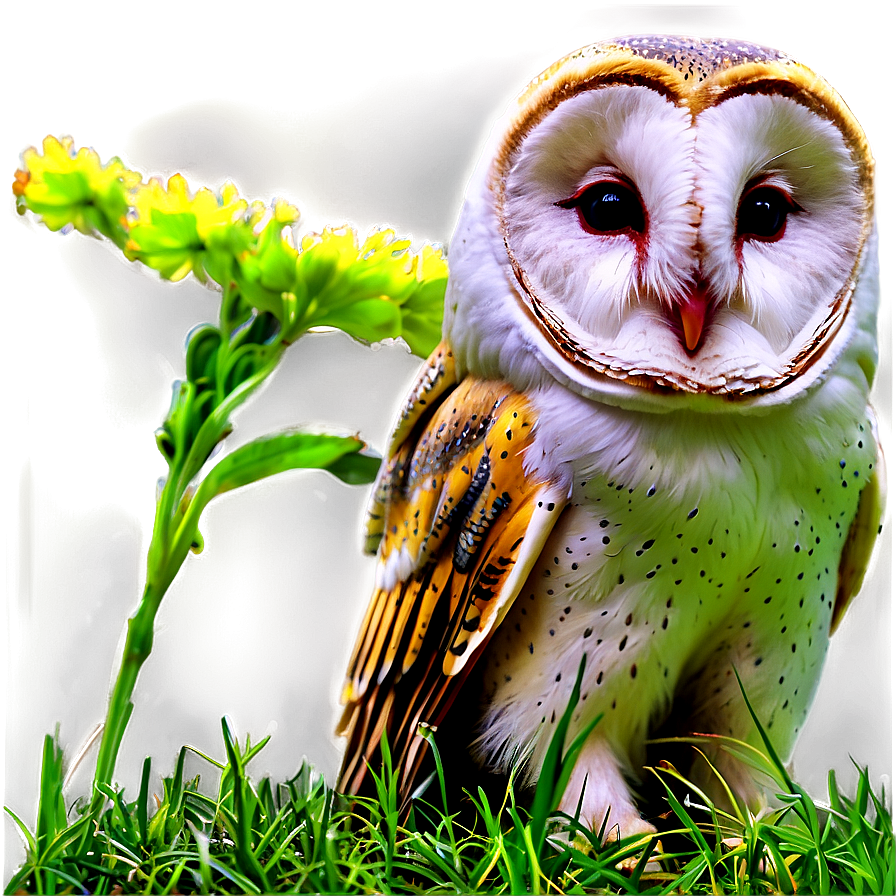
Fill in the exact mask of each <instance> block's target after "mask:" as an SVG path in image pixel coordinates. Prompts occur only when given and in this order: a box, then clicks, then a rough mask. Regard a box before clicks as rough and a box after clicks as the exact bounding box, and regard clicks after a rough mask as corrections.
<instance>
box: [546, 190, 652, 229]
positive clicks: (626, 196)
mask: <svg viewBox="0 0 896 896" xmlns="http://www.w3.org/2000/svg"><path fill="white" fill-rule="evenodd" d="M555 204H556V205H557V206H559V207H560V208H574V209H575V210H576V211H577V212H578V213H579V223H580V224H581V225H582V227H583V229H585V230H587V231H588V232H589V233H599V234H616V233H624V232H626V231H633V232H635V233H643V232H644V207H643V206H642V205H641V199H640V197H639V196H638V194H637V193H636V192H635V191H634V190H633V189H632V188H631V187H630V186H628V184H623V183H620V182H618V181H600V182H598V183H595V184H589V185H588V186H587V187H583V188H582V189H581V190H578V191H577V192H576V193H574V194H573V195H572V196H570V197H569V199H563V200H562V201H560V202H557V203H555Z"/></svg>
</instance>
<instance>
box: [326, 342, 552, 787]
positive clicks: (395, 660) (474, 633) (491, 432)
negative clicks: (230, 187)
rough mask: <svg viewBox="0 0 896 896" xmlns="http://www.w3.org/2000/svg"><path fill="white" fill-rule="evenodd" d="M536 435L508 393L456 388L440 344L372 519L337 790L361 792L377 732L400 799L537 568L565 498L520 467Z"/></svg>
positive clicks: (523, 404) (519, 401)
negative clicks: (369, 573) (374, 560)
mask: <svg viewBox="0 0 896 896" xmlns="http://www.w3.org/2000/svg"><path fill="white" fill-rule="evenodd" d="M535 425H536V420H535V417H534V415H533V412H532V409H531V408H530V406H529V404H528V402H527V400H526V398H525V397H524V396H523V395H522V394H520V393H518V392H516V391H514V390H513V389H512V388H511V387H510V386H508V385H506V384H504V383H499V382H492V381H483V380H476V379H472V378H466V379H463V380H461V381H460V382H458V381H457V377H456V374H455V370H454V362H453V357H452V355H451V352H450V349H448V347H447V346H446V345H444V344H443V345H440V346H439V347H438V348H437V349H436V351H435V352H434V353H433V355H432V356H431V358H430V359H429V362H428V364H427V365H426V366H425V367H424V369H423V371H422V373H421V374H420V376H419V378H418V380H417V382H416V384H415V386H414V388H413V390H412V392H411V395H410V397H409V399H408V402H407V404H406V405H405V407H404V408H403V410H402V413H401V416H400V419H399V423H398V427H397V429H396V432H395V435H394V436H393V439H392V443H391V445H390V447H389V452H388V456H387V458H386V461H385V462H384V465H383V468H382V470H381V472H380V476H379V479H378V481H377V483H376V485H375V487H374V492H373V498H372V500H371V505H370V509H369V513H368V527H367V549H368V551H370V552H371V553H372V552H374V551H377V550H378V552H379V564H378V567H377V580H376V586H375V589H374V592H373V596H372V598H371V600H370V603H369V605H368V608H367V613H366V615H365V617H364V621H363V623H362V625H361V630H360V633H359V635H358V638H357V641H356V643H355V647H354V651H353V654H352V658H351V661H350V663H349V667H348V673H347V676H346V682H345V687H344V690H343V694H342V700H343V703H344V704H345V711H344V713H343V717H342V720H341V722H340V725H339V728H338V730H337V733H338V734H340V735H345V736H346V737H347V738H348V745H347V749H346V754H345V759H344V762H343V767H342V771H341V774H340V781H339V785H338V786H339V789H340V790H341V791H342V792H345V793H354V794H357V793H360V792H365V791H366V792H369V790H368V788H369V787H370V781H369V778H368V777H367V772H368V766H370V767H372V768H374V769H375V770H378V767H379V765H380V763H381V761H382V758H381V756H380V755H379V754H380V742H381V738H382V737H383V735H384V734H385V737H386V740H387V742H388V744H389V748H390V753H391V757H392V766H393V768H394V769H395V771H396V775H397V780H398V782H399V795H400V799H401V802H402V803H406V802H407V800H408V799H409V797H410V794H411V793H412V790H413V787H414V785H415V783H416V777H417V773H418V771H419V769H420V764H421V762H422V760H423V757H424V755H425V745H426V742H425V740H424V739H423V738H422V737H421V736H419V735H418V733H417V729H418V726H419V725H420V724H421V723H424V724H426V725H429V726H431V727H436V726H438V725H439V723H440V722H441V720H442V719H443V718H444V716H445V713H446V712H447V710H448V708H449V707H450V705H451V703H452V701H453V700H454V698H455V696H456V695H457V693H458V691H459V689H460V687H461V685H462V684H463V682H464V680H465V679H466V677H467V675H468V674H469V672H470V670H471V669H472V668H473V667H474V665H475V663H476V661H477V659H478V658H479V656H480V655H481V653H482V651H483V649H484V647H485V645H486V643H487V642H488V639H489V637H490V635H491V634H492V633H493V632H494V630H495V628H496V626H497V625H499V624H500V622H501V620H502V619H503V618H504V615H505V614H506V613H507V611H508V609H509V608H510V606H511V604H512V603H513V600H514V599H515V598H516V596H517V594H518V593H519V591H520V589H521V588H522V586H523V584H524V582H525V581H526V578H527V576H528V574H529V572H530V571H531V569H532V567H533V565H534V564H535V562H536V560H537V559H538V556H539V554H540V552H541V549H542V547H543V546H544V543H545V541H546V539H547V537H548V535H549V533H550V531H551V529H552V528H553V526H554V523H555V521H556V519H557V518H558V517H559V516H560V512H561V511H562V509H563V507H564V506H565V504H566V500H567V495H566V490H564V489H561V488H560V487H559V486H558V485H556V484H553V483H550V482H545V481H542V480H540V479H539V478H538V477H537V476H535V475H534V474H533V473H532V472H531V471H529V470H528V469H527V464H526V458H525V455H526V449H527V448H528V447H529V446H530V445H531V444H532V438H533V431H534V429H535Z"/></svg>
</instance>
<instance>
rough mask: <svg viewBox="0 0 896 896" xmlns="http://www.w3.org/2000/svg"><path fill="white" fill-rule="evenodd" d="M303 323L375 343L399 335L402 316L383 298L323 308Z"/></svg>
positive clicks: (397, 309)
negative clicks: (338, 330)
mask: <svg viewBox="0 0 896 896" xmlns="http://www.w3.org/2000/svg"><path fill="white" fill-rule="evenodd" d="M303 323H304V324H305V325H306V326H309V327H320V326H322V327H337V328H338V329H340V330H343V331H345V332H346V333H348V334H349V336H354V337H355V339H363V340H364V341H366V342H378V341H380V340H382V339H390V338H393V337H395V336H400V335H401V333H402V326H401V324H402V314H401V310H400V309H399V308H398V306H396V305H394V304H392V302H390V301H389V300H388V298H386V297H385V296H380V297H378V298H375V299H363V300H361V301H357V302H352V303H351V304H348V305H344V306H342V307H336V308H322V309H320V311H319V312H318V313H317V314H315V315H314V316H313V317H311V318H310V319H308V318H306V319H305V321H303Z"/></svg>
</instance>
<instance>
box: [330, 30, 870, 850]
mask: <svg viewBox="0 0 896 896" xmlns="http://www.w3.org/2000/svg"><path fill="white" fill-rule="evenodd" d="M872 174H873V162H872V159H871V155H870V153H869V150H868V147H867V144H866V141H865V137H864V135H863V133H862V131H861V129H860V127H859V125H858V124H857V122H856V121H855V119H854V118H853V116H852V114H851V112H850V110H849V109H848V108H847V106H846V105H845V103H844V102H843V101H842V99H841V98H840V97H839V96H838V95H837V93H835V92H834V90H833V89H832V88H831V87H830V86H829V85H828V84H827V83H826V82H825V81H823V80H821V79H820V78H819V77H818V76H816V75H815V74H814V73H813V72H812V71H810V70H809V69H808V68H806V67H805V66H803V65H801V64H800V63H798V62H796V61H795V60H794V59H792V58H791V57H789V56H787V55H785V54H783V53H780V52H777V51H775V50H772V49H768V48H765V47H760V46H756V45H753V44H746V43H739V42H735V41H730V40H698V39H690V38H680V37H657V36H646V37H632V38H625V39H619V40H613V41H609V42H603V43H598V44H594V45H592V46H588V47H585V48H583V49H581V50H579V51H577V52H575V53H572V54H571V55H569V56H567V57H565V58H563V59H561V60H560V61H559V62H557V63H556V64H554V65H553V66H551V67H550V68H549V69H547V70H546V71H545V72H544V73H542V74H541V75H539V76H538V77H537V78H535V79H534V80H533V81H532V82H531V83H530V84H529V85H528V86H527V87H526V88H525V89H524V90H523V92H522V93H521V94H520V96H519V97H518V98H517V100H516V101H515V102H514V103H513V104H512V105H511V108H510V109H509V111H508V112H507V114H506V116H505V117H504V119H503V120H502V121H501V122H499V124H498V125H497V127H496V129H495V131H494V132H493V136H492V138H491V141H490V144H489V146H488V147H487V149H486V151H485V153H484V155H483V158H482V160H481V162H480V164H479V166H478V168H477V170H476V172H475V173H474V175H473V177H472V180H471V182H470V184H469V187H468V190H467V193H466V197H465V201H464V204H463V207H462V210H461V213H460V217H459V222H458V224H457V229H456V231H455V234H454V237H453V239H452V242H451V244H450V252H449V262H450V270H451V274H450V278H449V283H448V288H447V292H446V299H445V303H446V304H445V323H444V339H443V341H442V343H441V344H440V345H439V347H438V348H437V349H436V351H435V352H434V353H433V355H432V356H431V357H430V359H429V360H428V362H427V363H426V364H425V365H424V367H423V369H422V371H421V372H420V374H419V377H418V379H417V381H416V383H415V385H414V386H413V388H412V390H411V393H410V395H409V397H408V398H407V401H406V402H405V404H404V405H403V407H402V409H401V411H400V414H399V420H398V424H397V427H396V429H395V432H394V435H393V437H392V440H391V444H390V445H389V447H388V451H387V456H386V458H385V460H384V463H383V467H382V469H381V472H380V475H379V479H378V482H377V484H376V486H375V489H374V493H373V497H372V499H371V505H370V510H369V517H368V527H367V547H368V549H369V551H370V552H377V553H378V565H377V574H376V575H377V578H376V583H375V588H374V593H373V596H372V599H371V601H370V603H369V606H368V609H367V612H366V615H365V617H364V619H363V623H362V625H361V629H360V633H359V635H358V637H357V641H356V644H355V647H354V651H353V655H352V658H351V661H350V664H349V668H348V673H347V678H346V683H345V687H344V692H343V702H344V703H345V711H344V715H343V718H342V722H341V725H340V732H341V733H342V734H344V735H345V736H346V737H347V738H348V746H347V751H346V756H345V761H344V765H343V769H342V773H341V780H340V786H341V788H342V789H343V790H345V791H346V792H349V793H357V792H363V791H364V788H365V787H366V786H368V785H369V771H368V768H369V767H371V766H372V767H373V768H377V766H378V764H379V763H380V761H381V757H380V752H379V751H380V741H381V737H382V736H383V734H384V733H385V737H386V739H387V740H388V743H389V745H390V749H391V753H392V757H393V763H394V765H395V768H396V769H397V772H398V776H399V782H400V789H401V794H402V796H403V798H407V797H408V796H409V794H410V793H411V792H412V790H413V788H414V787H415V785H416V783H418V781H419V778H420V770H421V767H422V763H423V762H424V757H425V754H426V752H427V750H428V747H427V744H426V741H425V740H424V739H423V738H422V737H421V735H420V734H419V731H418V729H419V726H420V725H421V723H423V724H425V725H428V726H430V727H432V728H435V729H437V734H436V742H437V743H439V741H440V737H441V736H442V735H443V734H445V735H446V736H447V735H448V734H449V733H450V731H449V730H448V729H449V728H450V729H451V730H454V729H458V728H460V729H462V730H464V731H467V732H468V733H469V736H468V737H467V739H466V742H465V743H464V744H463V745H462V746H463V748H464V749H468V750H469V751H470V754H471V755H472V756H473V757H474V758H475V760H476V762H478V763H479V764H480V765H481V766H482V767H483V768H485V769H488V770H492V771H497V772H507V771H508V770H509V769H510V768H511V767H512V766H514V764H519V766H520V767H521V768H522V769H523V774H524V776H525V780H526V781H528V782H530V783H531V782H533V781H534V780H536V779H537V777H538V775H539V771H540V768H541V765H542V762H543V760H544V757H545V752H546V749H547V745H548V743H549V741H550V738H551V736H552V733H553V731H554V730H555V726H556V723H557V720H558V719H559V718H560V717H561V716H562V713H563V711H564V710H565V708H566V706H567V704H568V701H569V700H570V695H571V692H572V689H573V685H574V681H575V679H576V674H577V671H578V669H579V666H580V664H581V663H582V662H583V657H584V674H583V679H582V686H581V694H580V699H579V701H578V704H577V706H576V708H575V711H574V715H573V720H572V724H571V727H570V730H569V734H568V740H571V739H572V738H573V737H575V736H576V734H577V733H578V732H579V731H582V730H583V729H584V728H585V726H587V725H588V724H589V723H591V722H593V721H594V719H595V718H596V717H597V716H599V715H600V716H601V719H600V721H599V723H598V724H597V725H596V727H594V728H593V730H592V732H591V733H590V735H589V736H588V738H587V740H586V742H585V745H584V748H583V749H582V751H581V753H580V755H579V757H578V760H577V763H576V765H575V768H574V771H573V774H572V777H571V779H570V781H569V784H568V786H567V788H566V792H565V794H564V796H563V798H562V801H561V804H560V807H559V808H560V809H561V810H562V811H565V812H567V813H569V814H573V813H574V812H575V811H576V810H577V809H580V811H581V818H582V820H583V822H584V823H587V824H589V825H591V826H592V827H593V828H594V829H595V830H603V831H605V833H606V835H607V836H617V837H624V836H628V835H632V834H638V833H643V832H650V831H653V830H654V826H653V824H652V823H651V820H650V819H645V818H643V817H642V816H641V814H640V811H639V808H638V802H637V782H638V776H639V772H640V771H641V769H642V764H643V762H644V756H645V744H646V742H647V741H648V740H649V739H650V738H651V736H652V735H654V734H655V733H656V732H657V731H658V730H659V729H660V728H661V727H662V729H663V730H664V731H665V732H666V733H678V734H682V735H685V734H688V733H691V732H702V733H710V734H713V733H715V734H721V735H726V736H733V737H735V738H739V739H741V740H744V741H747V742H749V743H751V744H754V745H755V746H757V747H759V748H760V749H763V746H762V741H761V739H760V737H759V735H758V732H757V729H756V726H755V724H754V722H753V720H752V719H751V717H750V715H749V712H748V710H747V707H746V704H745V701H744V698H743V695H742V693H741V691H740V688H739V686H738V683H737V678H738V676H739V677H740V679H741V681H742V682H743V686H744V688H745V691H746V693H747V695H748V698H749V700H750V702H751V705H752V707H753V708H754V710H755V711H756V713H757V715H758V718H759V719H760V721H761V723H762V724H763V726H764V727H765V730H766V732H767V734H768V736H769V737H770V739H771V742H772V743H773V745H774V747H775V750H776V751H777V752H778V754H779V755H780V756H781V757H785V758H786V757H787V756H789V754H790V752H791V750H792V747H793V745H794V741H795V739H796V737H797V734H798V732H799V730H800V726H801V725H802V723H803V721H804V720H805V718H806V715H807V711H808V708H809V705H810V703H811V701H812V697H813V693H814V691H815V688H816V684H817V682H818V678H819V675H820V673H821V669H822V664H823V662H824V658H825V652H826V650H827V647H828V642H829V636H830V634H831V633H832V632H833V630H834V628H835V627H836V626H837V623H838V622H839V620H840V619H841V617H842V616H843V613H844V611H845V610H846V608H847V605H848V604H849V602H850V600H851V599H852V597H853V595H855V593H856V592H857V590H858V589H859V586H860V584H861V581H862V578H863V575H864V571H865V568H866V565H867V562H868V559H869V555H870V553H871V549H872V546H873V543H874V541H875V538H876V536H877V534H878V531H879V523H880V518H881V506H882V468H881V459H880V456H879V448H878V440H877V436H876V428H875V418H874V414H873V411H872V409H871V407H870V406H869V389H870V386H871V382H872V379H873V376H874V371H875V366H876V359H877V354H876V352H877V349H876V337H875V328H876V305H877V261H876V248H875V245H876V244H875V228H874V223H873V218H872ZM710 759H711V760H712V761H713V763H714V764H715V765H716V767H717V768H718V769H719V770H720V771H721V772H722V773H723V774H724V776H725V777H726V779H727V781H728V784H729V785H730V786H731V788H732V790H733V792H734V794H735V796H736V797H737V798H738V799H740V800H742V801H744V802H746V803H748V804H750V805H753V804H755V803H756V802H757V801H758V800H759V799H760V798H761V788H760V785H759V784H758V783H757V782H756V781H755V780H754V779H753V776H752V773H751V770H750V769H748V768H746V767H745V766H743V765H742V764H739V763H738V761H737V760H736V759H735V758H734V757H732V756H731V755H728V754H726V753H725V752H724V751H718V752H716V753H712V754H711V755H710ZM693 774H694V778H693V779H694V780H695V781H697V782H698V783H701V782H702V783H703V784H704V785H705V786H707V787H709V788H710V792H711V793H713V792H716V793H718V789H717V788H716V789H715V790H714V785H713V782H714V781H715V778H714V776H713V775H712V774H711V773H710V772H709V771H707V768H706V766H704V767H703V771H701V770H700V769H698V768H696V766H695V769H694V770H693Z"/></svg>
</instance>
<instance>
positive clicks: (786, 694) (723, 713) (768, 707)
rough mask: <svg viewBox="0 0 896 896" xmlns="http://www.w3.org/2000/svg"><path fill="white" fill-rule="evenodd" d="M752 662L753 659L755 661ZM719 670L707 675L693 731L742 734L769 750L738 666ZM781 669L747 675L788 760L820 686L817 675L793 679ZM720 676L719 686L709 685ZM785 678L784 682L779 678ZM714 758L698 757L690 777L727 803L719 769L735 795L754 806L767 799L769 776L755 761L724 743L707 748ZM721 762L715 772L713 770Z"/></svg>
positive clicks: (759, 708) (777, 748) (775, 740)
mask: <svg viewBox="0 0 896 896" xmlns="http://www.w3.org/2000/svg"><path fill="white" fill-rule="evenodd" d="M751 665H752V663H751ZM715 671H716V674H715V675H713V676H709V675H707V676H706V679H705V681H706V682H707V688H706V690H708V691H710V692H709V693H706V691H704V693H703V695H702V699H698V700H696V701H695V703H694V707H695V710H694V712H693V715H692V717H691V722H690V725H689V728H690V730H691V731H695V732H700V733H708V734H721V735H725V736H728V737H733V738H736V739H737V740H740V741H743V742H745V743H748V744H750V745H751V746H754V747H756V748H757V749H759V750H761V751H762V752H763V753H765V752H766V749H765V745H764V743H763V740H762V737H761V736H760V734H759V731H758V730H757V728H756V723H755V721H754V720H753V717H752V715H751V714H750V712H749V709H748V708H747V703H746V701H745V700H744V696H743V694H742V693H741V690H740V687H739V686H738V685H737V679H736V678H735V676H734V673H733V671H732V667H731V666H730V665H729V666H728V668H719V669H718V670H715ZM779 672H780V670H777V669H775V670H771V669H770V670H769V672H768V673H766V674H763V675H753V676H751V677H750V678H748V679H747V680H745V681H744V686H745V688H746V691H747V694H748V697H749V700H750V706H752V708H753V711H754V712H755V713H756V715H757V716H758V718H759V720H760V722H761V723H762V725H763V728H764V729H765V732H766V734H767V735H768V737H769V739H770V740H771V742H772V744H773V746H774V749H775V752H776V753H777V754H778V756H779V758H780V759H781V760H782V761H784V762H787V761H788V759H789V757H790V753H791V751H792V749H793V745H794V742H795V741H796V736H797V733H798V729H799V726H800V724H801V723H802V721H803V719H804V718H805V715H806V712H807V711H808V704H809V702H810V699H811V695H812V692H813V690H814V688H813V686H812V682H811V681H805V680H804V681H800V680H798V679H797V681H796V683H795V684H794V683H792V682H791V681H789V679H790V678H797V676H795V675H785V674H779ZM713 682H715V685H714V687H712V688H711V690H710V688H709V685H710V684H712V683H713ZM779 682H780V683H779ZM704 752H705V753H706V756H707V759H708V760H709V763H711V764H712V768H711V767H710V765H709V763H707V762H706V761H705V760H703V759H697V760H696V761H695V763H694V765H693V767H692V769H691V773H690V778H691V780H692V781H693V783H694V784H696V785H697V786H698V787H700V788H701V789H703V790H704V792H705V793H706V794H707V795H708V796H709V797H710V799H712V800H713V802H714V803H715V804H716V805H718V806H726V805H727V804H728V798H727V794H726V791H725V788H724V787H723V786H722V783H721V782H720V781H719V778H718V776H717V774H716V772H718V773H719V774H720V775H721V776H722V778H723V779H724V780H725V782H726V783H727V784H728V786H729V787H730V788H731V791H732V792H733V793H734V795H735V797H737V799H738V800H739V801H741V802H743V803H744V804H745V805H747V806H749V807H750V808H751V809H752V810H753V811H757V810H758V809H760V808H761V807H762V806H763V805H764V804H765V802H766V787H767V785H768V783H769V782H768V781H767V780H766V781H763V780H762V778H761V776H759V775H758V773H757V772H756V771H754V770H753V769H752V768H751V767H749V766H748V765H747V764H745V763H744V762H741V761H740V760H739V759H737V758H736V757H735V756H733V755H731V753H729V752H728V751H726V750H725V749H724V748H723V747H717V748H708V749H707V750H705V751H704ZM713 768H715V772H714V771H713Z"/></svg>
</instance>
